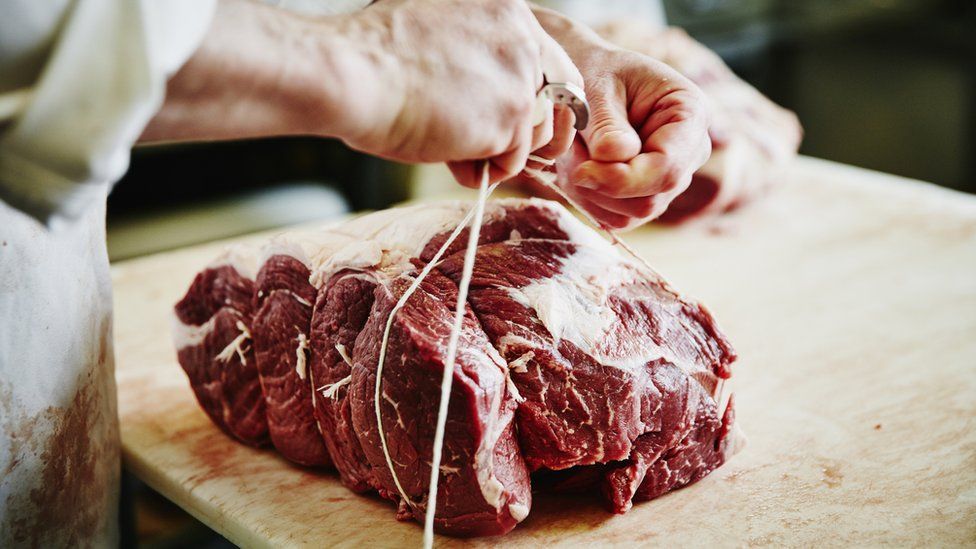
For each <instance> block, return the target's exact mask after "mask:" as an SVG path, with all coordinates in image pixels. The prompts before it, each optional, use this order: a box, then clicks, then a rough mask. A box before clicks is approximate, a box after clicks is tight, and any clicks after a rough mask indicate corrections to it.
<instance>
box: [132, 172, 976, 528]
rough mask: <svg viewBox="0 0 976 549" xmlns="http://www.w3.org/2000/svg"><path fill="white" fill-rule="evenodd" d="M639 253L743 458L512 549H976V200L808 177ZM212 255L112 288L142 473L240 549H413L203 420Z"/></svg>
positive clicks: (560, 503)
mask: <svg viewBox="0 0 976 549" xmlns="http://www.w3.org/2000/svg"><path fill="white" fill-rule="evenodd" d="M628 241H629V242H631V243H632V244H633V245H634V246H635V247H637V248H638V249H639V250H641V252H642V253H643V254H644V255H645V257H647V258H648V259H649V260H650V261H651V263H652V264H654V265H656V266H658V267H659V268H660V270H661V272H662V273H663V274H664V275H665V276H666V277H668V278H669V279H670V280H671V281H672V282H673V283H674V285H675V286H676V287H678V288H680V289H681V290H682V291H684V292H686V293H688V294H689V295H692V296H695V297H696V298H699V299H701V300H702V301H703V302H705V303H706V304H707V305H708V306H709V308H710V309H712V311H713V312H714V313H715V315H716V316H717V318H718V319H719V321H720V322H721V323H722V325H723V327H724V328H725V329H726V331H727V333H728V334H729V336H730V338H731V340H732V342H733V343H734V344H735V346H736V349H737V350H738V351H739V353H740V357H741V358H740V360H739V362H738V363H737V364H736V370H735V381H734V390H735V392H736V399H737V403H738V409H739V416H738V417H739V422H740V425H741V426H742V428H743V430H744V431H745V432H746V434H747V437H748V439H749V444H748V445H747V447H746V448H745V450H744V451H743V452H742V453H740V454H739V455H738V456H736V457H735V458H734V459H733V460H732V461H731V462H730V463H728V464H727V465H726V466H724V467H722V468H721V469H719V470H718V471H716V472H715V473H713V474H712V475H711V476H709V477H707V478H706V479H704V480H703V481H701V482H699V483H698V484H696V485H694V486H692V487H689V488H686V489H684V490H679V491H677V492H675V493H672V494H669V495H667V496H665V497H662V498H660V499H658V500H655V501H652V502H648V503H643V504H638V505H636V506H635V507H634V509H633V511H631V512H630V513H629V514H627V515H623V516H615V515H610V514H608V513H606V512H605V511H604V510H603V509H602V508H601V507H600V505H599V503H598V502H597V501H595V500H588V499H585V498H567V497H551V496H550V497H547V496H540V497H539V498H538V499H537V501H536V503H535V505H534V507H533V509H532V513H531V515H530V516H529V518H528V519H527V520H526V521H525V522H524V523H523V524H522V525H520V526H519V527H518V528H516V530H515V531H514V532H512V533H511V534H509V535H508V536H506V537H505V538H504V540H503V541H504V542H505V544H506V545H511V546H539V545H543V544H544V545H547V546H579V545H582V544H593V545H613V544H621V545H623V544H628V545H629V544H635V543H637V544H646V545H667V546H742V545H749V546H762V545H775V546H782V545H787V546H812V545H818V546H823V545H826V546H840V545H845V546H850V545H858V546H864V545H872V546H873V545H879V544H894V545H943V546H944V545H973V544H976V200H974V199H973V198H972V197H969V196H964V195H961V194H957V193H953V192H949V191H944V190H941V189H938V188H935V187H933V186H930V185H926V184H922V183H917V182H912V181H908V180H903V179H899V178H895V177H892V176H886V175H881V174H876V173H873V172H868V171H864V170H859V169H854V168H850V167H845V166H840V165H837V164H831V163H827V162H823V161H815V160H811V159H801V160H799V161H798V162H797V163H796V166H795V168H794V170H793V172H792V174H791V175H790V176H789V181H788V182H786V183H784V185H783V186H782V187H781V188H780V189H779V190H778V191H777V192H775V193H773V194H772V195H771V196H770V197H769V198H768V199H767V200H765V201H763V202H761V203H759V204H756V205H755V206H751V207H749V208H746V209H744V210H742V211H740V212H738V213H736V214H733V215H731V216H728V217H726V218H723V219H721V220H718V221H714V220H713V221H708V222H700V223H697V224H693V225H691V226H687V227H681V228H677V229H661V228H652V229H646V230H641V231H638V232H636V233H632V234H630V235H629V238H628ZM216 247H217V246H214V245H210V246H203V247H199V248H193V249H187V250H183V251H178V252H174V253H167V254H160V255H157V256H152V257H148V258H144V259H139V260H135V261H129V262H126V263H121V264H118V265H116V266H115V267H114V273H113V275H114V282H115V302H116V324H115V334H116V353H117V362H118V366H117V367H118V373H117V378H118V385H119V409H120V414H121V421H122V443H123V453H124V455H123V457H124V460H125V463H126V466H127V467H128V468H129V469H130V470H132V471H133V472H134V473H135V474H136V475H137V476H139V477H140V478H142V479H143V480H144V481H145V482H147V483H148V484H149V485H150V486H152V487H154V488H155V489H157V490H159V491H160V492H161V493H163V494H164V495H165V496H166V497H168V498H170V499H172V500H173V501H174V502H176V503H177V504H179V505H180V506H182V507H184V508H185V509H187V510H188V511H190V512H191V513H193V514H194V515H195V516H197V517H198V518H200V519H201V520H202V521H203V522H205V523H207V524H208V525H210V526H211V527H213V528H214V529H216V530H217V531H219V532H221V533H222V534H224V535H225V536H226V537H227V538H229V539H230V540H231V541H234V542H235V543H237V544H240V545H243V546H251V547H271V546H275V547H283V546H296V547H297V546H326V545H328V546H333V545H334V546H340V547H359V546H364V545H368V546H374V547H375V546H382V547H395V546H417V545H419V544H420V539H421V528H420V527H419V526H418V525H416V524H413V523H397V522H396V521H395V520H394V518H393V514H394V510H393V508H392V506H390V505H388V504H386V503H385V502H382V501H380V500H378V499H376V498H372V497H363V496H357V495H354V494H352V493H350V492H348V491H347V490H346V489H345V488H343V487H342V486H341V485H340V484H339V482H338V480H337V477H336V476H335V475H334V474H332V473H329V472H316V471H311V470H305V469H301V468H297V467H293V466H291V465H289V464H288V463H286V462H285V461H283V460H282V459H281V458H279V457H277V456H276V455H275V454H274V452H272V451H257V450H253V449H250V448H247V447H244V446H242V445H239V444H236V443H235V442H233V441H231V440H230V439H229V438H227V437H225V436H224V435H222V434H221V433H220V432H219V431H218V430H217V429H216V428H215V427H213V426H212V425H211V424H210V422H209V421H208V420H207V418H206V417H205V416H204V414H203V412H201V411H200V409H199V408H198V406H197V404H196V402H195V400H194V398H193V394H192V393H191V391H190V388H189V385H188V383H187V380H186V378H185V376H184V375H183V372H182V371H181V370H180V368H179V366H178V364H177V363H176V358H175V353H174V351H173V348H172V345H171V343H170V332H169V330H170V327H169V318H170V317H169V310H170V307H171V306H172V304H173V303H174V302H175V301H176V300H177V299H178V298H179V297H180V295H181V294H182V292H183V291H184V290H185V288H186V286H187V285H188V284H189V281H190V279H191V277H192V276H193V274H194V273H195V272H196V271H197V270H199V269H200V268H201V267H203V265H204V264H205V263H206V262H208V261H209V260H210V259H211V258H212V257H213V256H214V254H215V250H216ZM499 541H502V540H498V539H483V540H475V541H463V540H452V539H448V538H440V539H439V540H438V544H440V545H444V546H455V545H465V544H471V545H492V544H495V543H497V542H499Z"/></svg>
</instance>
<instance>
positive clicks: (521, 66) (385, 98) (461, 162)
mask: <svg viewBox="0 0 976 549" xmlns="http://www.w3.org/2000/svg"><path fill="white" fill-rule="evenodd" d="M339 31H340V32H342V33H343V35H344V36H345V37H346V38H347V39H348V45H349V47H350V48H352V49H353V52H354V53H353V57H352V58H348V57H346V58H344V59H345V60H346V63H347V64H346V65H345V66H344V67H343V69H344V70H343V71H341V74H343V75H344V77H343V79H344V80H347V81H346V82H339V83H338V85H340V86H343V87H344V89H345V91H346V93H344V94H343V95H344V99H343V107H344V108H343V109H341V112H342V114H341V117H342V119H343V120H342V122H341V124H340V128H341V130H340V131H338V132H337V133H338V136H339V137H340V138H342V139H343V140H344V141H345V142H346V143H347V144H349V145H350V146H351V147H353V148H355V149H358V150H361V151H364V152H367V153H370V154H374V155H377V156H381V157H385V158H389V159H393V160H398V161H403V162H447V164H448V166H449V167H450V169H451V172H452V173H453V174H454V177H455V178H456V179H457V180H458V182H459V183H461V184H462V185H465V186H472V187H476V186H477V185H478V183H479V181H480V179H481V167H480V166H481V161H483V160H488V161H489V162H490V174H489V178H490V180H491V181H492V182H495V181H501V180H503V179H507V178H509V177H512V176H514V175H515V174H517V173H518V172H520V171H521V170H522V169H523V168H524V167H525V163H526V159H527V157H528V155H529V154H530V153H531V152H533V151H537V153H538V154H543V155H545V156H546V157H548V158H555V157H557V156H559V155H561V154H563V153H564V152H566V150H568V148H569V146H570V145H571V144H572V142H573V138H574V136H575V131H574V130H573V127H572V124H573V117H572V114H571V113H570V114H568V115H567V113H566V111H563V110H556V112H555V113H553V112H550V113H549V115H548V116H547V118H546V120H545V121H544V122H543V123H541V124H539V125H537V126H534V125H533V108H534V105H535V97H536V94H537V92H538V91H539V89H540V88H541V87H542V84H543V71H545V74H546V75H547V76H548V78H549V79H550V80H551V81H563V82H566V81H568V82H572V83H575V84H576V85H578V86H581V87H582V85H583V81H582V77H581V76H580V74H579V71H578V70H577V69H576V66H575V65H574V64H573V62H572V61H571V60H570V59H569V56H568V55H567V54H566V52H565V51H563V49H562V48H561V47H560V46H559V44H557V43H556V41H555V40H553V39H552V38H551V37H550V36H549V35H548V34H546V32H545V31H544V30H543V29H542V27H541V26H540V25H539V23H538V22H537V21H536V19H535V16H534V15H533V14H532V12H531V11H530V9H529V8H528V6H527V5H526V4H525V2H524V1H523V0H381V1H379V2H376V3H375V4H373V5H371V6H370V7H368V8H366V9H364V10H362V11H360V12H357V13H355V14H352V15H349V16H347V17H346V19H345V21H344V23H343V24H342V25H341V26H340V28H339ZM333 112H334V111H333ZM332 122H333V123H335V121H332Z"/></svg>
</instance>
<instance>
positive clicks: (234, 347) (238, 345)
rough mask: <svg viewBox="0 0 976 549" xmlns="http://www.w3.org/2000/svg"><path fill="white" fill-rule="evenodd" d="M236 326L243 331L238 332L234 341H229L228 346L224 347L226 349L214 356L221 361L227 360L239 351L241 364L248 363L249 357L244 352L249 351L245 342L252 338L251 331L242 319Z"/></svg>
mask: <svg viewBox="0 0 976 549" xmlns="http://www.w3.org/2000/svg"><path fill="white" fill-rule="evenodd" d="M235 326H236V327H237V329H238V330H240V331H241V333H239V334H237V337H235V338H234V340H233V341H231V342H230V343H228V344H227V346H226V347H224V349H223V350H222V351H220V353H218V354H217V356H216V357H214V358H215V359H217V360H219V361H221V362H227V361H228V360H230V357H232V356H234V353H237V356H238V357H240V359H241V364H244V365H246V364H247V357H246V356H244V353H246V352H247V349H245V348H244V342H245V341H247V340H248V339H251V332H250V331H249V330H248V329H247V326H245V325H244V323H243V322H241V321H240V320H238V321H237V324H235Z"/></svg>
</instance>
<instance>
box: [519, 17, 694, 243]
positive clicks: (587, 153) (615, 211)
mask: <svg viewBox="0 0 976 549" xmlns="http://www.w3.org/2000/svg"><path fill="white" fill-rule="evenodd" d="M534 11H535V14H536V17H537V18H538V19H539V22H540V23H541V24H542V26H543V27H544V28H545V29H546V30H547V31H548V32H549V33H550V34H551V35H552V36H553V37H554V38H555V39H556V40H557V41H558V42H560V43H561V44H562V45H563V47H564V48H565V49H566V51H567V53H569V55H570V57H571V58H572V59H573V61H574V62H575V63H576V66H577V67H578V68H579V70H580V73H582V75H583V80H584V82H585V89H586V97H587V100H588V101H589V103H590V110H591V116H590V123H589V126H588V127H587V128H586V129H585V130H583V131H582V132H581V134H580V135H579V136H577V138H576V141H575V142H574V143H573V147H572V149H571V151H570V152H569V153H567V154H566V155H563V156H562V157H561V158H560V159H559V160H558V162H557V166H558V172H559V173H560V178H559V179H560V180H559V183H560V185H561V186H562V187H563V189H564V190H565V191H566V192H567V193H569V194H570V196H572V197H573V198H574V199H575V200H577V201H578V202H580V204H581V205H582V206H584V207H585V208H586V209H587V210H588V211H589V213H590V214H591V215H593V216H594V217H595V218H596V219H597V220H598V221H600V222H601V223H603V224H604V225H605V226H607V227H608V228H613V229H631V228H634V227H637V226H639V225H641V224H643V223H645V222H647V221H649V220H651V219H654V218H655V217H657V216H659V215H661V214H662V213H663V212H664V210H665V209H666V208H667V206H668V204H670V203H671V201H672V200H673V199H674V198H675V197H676V196H678V195H679V194H681V192H682V191H684V190H685V189H686V188H687V187H688V185H689V183H690V182H691V176H692V174H694V172H695V171H696V170H697V169H698V168H700V167H701V166H702V164H704V163H705V161H706V160H707V159H708V156H709V153H710V151H711V142H710V139H709V137H708V116H707V111H706V107H705V99H704V96H703V95H702V92H701V91H700V90H699V89H698V87H697V86H695V85H694V84H693V83H692V82H691V81H689V80H688V79H686V78H685V77H683V76H681V74H679V73H678V72H676V71H675V70H673V69H671V68H670V67H668V66H667V65H665V64H664V63H661V62H659V61H656V60H654V59H652V58H650V57H647V56H644V55H641V54H638V53H634V52H631V51H627V50H624V49H621V48H618V47H616V46H613V45H611V44H609V43H608V42H606V41H604V40H603V39H601V38H600V37H598V36H597V35H596V34H595V33H593V32H592V31H590V30H589V29H587V28H585V27H582V26H580V25H577V24H575V23H572V22H571V21H569V20H568V19H566V18H565V17H563V16H561V15H559V14H556V13H555V12H552V11H549V10H545V9H542V8H534Z"/></svg>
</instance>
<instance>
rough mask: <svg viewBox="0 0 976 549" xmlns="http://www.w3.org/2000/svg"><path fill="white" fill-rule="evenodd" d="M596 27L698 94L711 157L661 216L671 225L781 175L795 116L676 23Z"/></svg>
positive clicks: (737, 199) (790, 151) (722, 207)
mask: <svg viewBox="0 0 976 549" xmlns="http://www.w3.org/2000/svg"><path fill="white" fill-rule="evenodd" d="M598 30H599V32H600V34H601V35H602V36H603V37H604V38H606V39H607V40H608V41H610V42H613V43H614V44H617V45H618V46H621V47H624V48H627V49H630V50H634V51H638V52H641V53H644V54H647V55H649V56H651V57H654V58H655V59H659V60H661V61H663V62H665V63H667V64H668V65H669V66H671V67H673V68H674V69H676V70H677V71H679V72H681V73H682V74H683V75H685V76H687V77H688V78H689V79H690V80H691V81H692V82H694V83H695V84H696V85H698V86H699V87H700V88H701V89H702V91H703V92H704V94H705V99H706V104H707V108H708V110H709V114H710V119H711V125H710V127H709V136H710V138H711V141H712V156H711V158H710V159H709V161H708V162H707V163H706V164H705V166H704V167H702V169H701V170H699V171H698V172H697V173H696V174H695V176H694V178H693V180H692V184H691V186H690V187H689V189H688V190H687V191H686V192H685V193H684V194H682V195H681V196H679V197H678V198H677V199H676V200H675V201H674V203H673V204H672V206H671V208H669V210H668V211H667V212H666V213H665V215H663V216H662V217H661V218H660V219H661V221H664V222H671V223H676V222H681V221H685V220H687V219H690V218H692V217H699V216H705V215H709V214H716V213H722V212H726V211H730V210H732V209H735V208H736V207H738V206H740V205H742V204H744V203H746V202H748V201H750V200H752V199H755V198H756V197H758V196H761V195H762V194H763V193H764V192H765V191H766V190H767V189H768V188H769V187H770V186H771V185H773V184H774V183H775V182H776V181H777V180H779V179H780V177H781V175H782V173H783V171H784V169H785V167H786V166H788V164H789V162H790V161H791V160H792V159H793V158H794V157H795V156H796V153H797V149H798V148H799V145H800V139H801V138H802V135H803V129H802V127H801V126H800V123H799V121H798V120H797V118H796V115H794V114H793V113H792V112H790V111H788V110H786V109H783V108H782V107H780V106H779V105H776V104H775V103H773V102H772V101H770V100H769V99H768V98H767V97H765V96H764V95H762V94H761V93H759V92H758V91H757V90H756V89H755V88H753V87H752V86H750V85H749V84H747V83H745V82H744V81H742V80H741V79H740V78H739V77H737V76H736V75H735V73H733V72H732V71H731V70H730V69H729V68H728V66H726V65H725V63H724V62H723V61H722V59H721V58H720V57H719V56H718V55H716V54H715V53H714V52H713V51H711V50H709V49H708V48H706V47H705V46H703V45H702V44H700V43H698V42H696V41H695V40H694V39H692V38H691V37H690V36H688V34H687V33H685V32H684V31H683V30H681V29H676V28H668V29H660V28H655V27H653V26H650V25H647V24H645V23H639V22H634V21H617V22H614V23H611V24H608V25H605V26H604V27H602V28H601V29H598Z"/></svg>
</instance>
